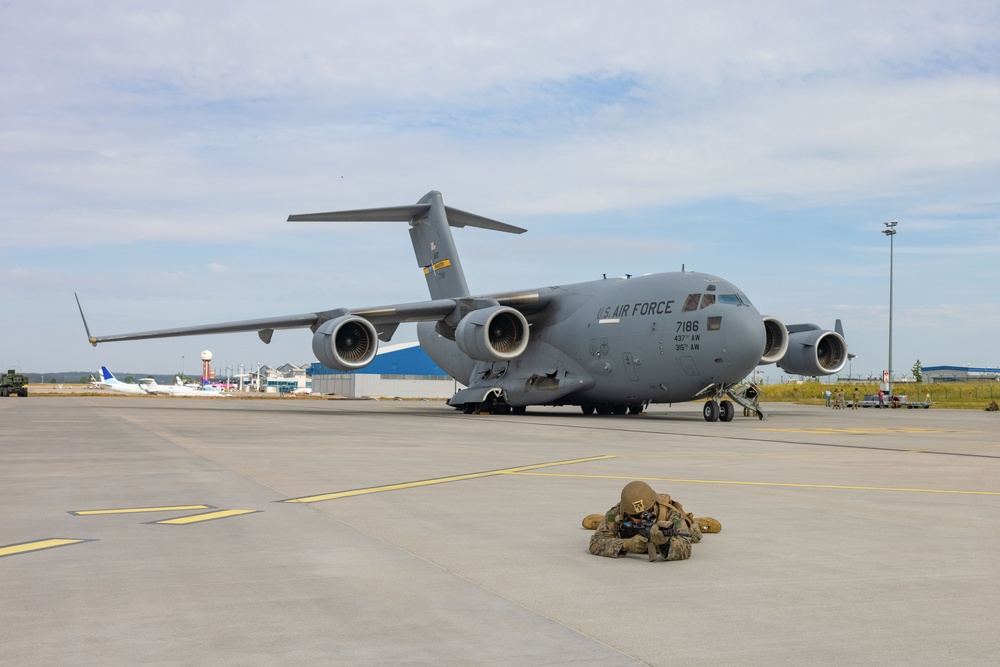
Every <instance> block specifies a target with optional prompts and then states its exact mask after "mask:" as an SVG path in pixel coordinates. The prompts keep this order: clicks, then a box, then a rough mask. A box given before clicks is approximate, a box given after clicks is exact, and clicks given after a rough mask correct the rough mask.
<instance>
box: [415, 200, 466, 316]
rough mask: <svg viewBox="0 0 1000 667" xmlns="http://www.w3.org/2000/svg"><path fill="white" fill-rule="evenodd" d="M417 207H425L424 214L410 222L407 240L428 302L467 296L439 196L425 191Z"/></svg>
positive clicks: (456, 252) (463, 276)
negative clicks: (428, 297)
mask: <svg viewBox="0 0 1000 667" xmlns="http://www.w3.org/2000/svg"><path fill="white" fill-rule="evenodd" d="M417 204H418V205H420V204H428V205H429V208H428V210H427V213H426V214H425V215H423V216H421V217H414V218H413V219H412V220H411V221H410V241H411V242H412V243H413V253H414V254H415V255H416V257H417V265H418V266H419V267H420V268H421V269H423V271H424V278H425V279H426V280H427V291H428V292H429V293H430V295H431V298H432V299H448V298H452V297H461V296H469V285H468V284H467V283H466V282H465V272H464V271H463V270H462V261H461V260H460V259H459V258H458V249H457V248H456V247H455V239H454V238H452V236H451V229H449V227H448V214H447V211H446V210H445V206H444V200H443V199H442V197H441V193H440V192H437V191H432V192H428V193H427V194H426V195H424V196H423V197H422V198H421V199H420V201H418V202H417Z"/></svg>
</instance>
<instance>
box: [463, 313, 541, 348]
mask: <svg viewBox="0 0 1000 667" xmlns="http://www.w3.org/2000/svg"><path fill="white" fill-rule="evenodd" d="M455 343H457V344H458V349H460V350H461V351H462V352H463V353H465V354H466V355H467V356H469V357H472V358H473V359H475V360H477V361H489V362H493V361H509V360H510V359H514V358H516V357H518V356H520V355H521V353H522V352H524V350H525V348H527V347H528V320H526V319H524V315H522V314H521V313H520V312H519V311H517V310H514V309H513V308H508V307H507V306H491V307H489V308H480V309H479V310H474V311H472V312H471V313H469V314H468V315H466V316H465V317H463V318H462V320H461V321H460V322H459V323H458V327H456V328H455Z"/></svg>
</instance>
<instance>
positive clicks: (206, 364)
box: [201, 350, 215, 383]
mask: <svg viewBox="0 0 1000 667" xmlns="http://www.w3.org/2000/svg"><path fill="white" fill-rule="evenodd" d="M214 376H215V373H213V372H212V352H211V351H210V350H205V351H204V352H202V353H201V379H202V382H206V383H207V382H211V381H212V379H213V378H214Z"/></svg>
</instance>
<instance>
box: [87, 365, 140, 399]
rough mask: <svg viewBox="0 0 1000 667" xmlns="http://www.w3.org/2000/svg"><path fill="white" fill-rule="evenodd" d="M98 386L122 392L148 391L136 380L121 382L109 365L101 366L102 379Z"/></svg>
mask: <svg viewBox="0 0 1000 667" xmlns="http://www.w3.org/2000/svg"><path fill="white" fill-rule="evenodd" d="M97 386H98V387H101V388H103V389H110V390H111V391H117V392H118V393H120V394H145V393H146V391H145V390H144V389H143V388H142V387H141V386H139V385H138V384H136V383H134V382H121V381H120V380H118V378H116V377H115V376H114V374H113V373H112V372H111V371H109V370H108V367H107V366H101V379H100V380H98V382H97Z"/></svg>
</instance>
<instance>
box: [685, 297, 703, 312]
mask: <svg viewBox="0 0 1000 667" xmlns="http://www.w3.org/2000/svg"><path fill="white" fill-rule="evenodd" d="M700 300H701V295H700V294H688V297H687V299H685V300H684V307H683V308H681V312H682V313H690V312H691V311H693V310H698V302H699V301H700Z"/></svg>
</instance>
